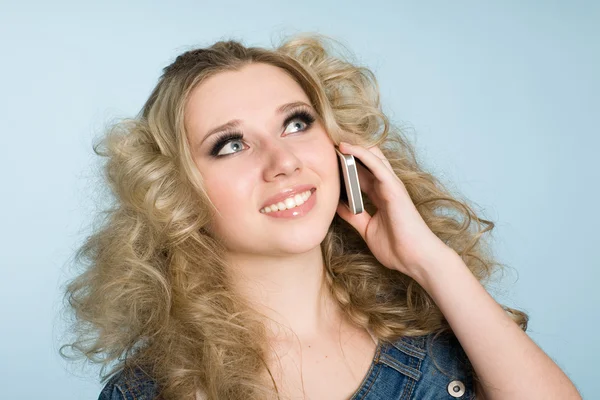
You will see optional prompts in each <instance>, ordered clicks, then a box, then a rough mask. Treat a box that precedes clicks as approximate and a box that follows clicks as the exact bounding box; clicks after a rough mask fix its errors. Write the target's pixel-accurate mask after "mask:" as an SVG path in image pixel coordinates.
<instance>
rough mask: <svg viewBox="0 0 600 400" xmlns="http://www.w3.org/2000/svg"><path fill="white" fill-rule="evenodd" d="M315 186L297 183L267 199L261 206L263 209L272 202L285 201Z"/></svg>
mask: <svg viewBox="0 0 600 400" xmlns="http://www.w3.org/2000/svg"><path fill="white" fill-rule="evenodd" d="M313 188H314V185H297V186H293V187H291V188H288V189H284V190H282V191H281V192H279V193H277V194H276V195H275V196H271V197H269V198H268V199H267V201H265V203H264V204H263V205H262V206H261V207H260V209H261V210H262V209H263V208H265V207H268V206H270V205H271V204H277V203H279V202H280V201H284V200H285V199H287V198H288V197H291V196H295V195H297V194H300V193H303V192H306V191H307V190H311V189H313Z"/></svg>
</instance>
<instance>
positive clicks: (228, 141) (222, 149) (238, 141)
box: [210, 133, 244, 157]
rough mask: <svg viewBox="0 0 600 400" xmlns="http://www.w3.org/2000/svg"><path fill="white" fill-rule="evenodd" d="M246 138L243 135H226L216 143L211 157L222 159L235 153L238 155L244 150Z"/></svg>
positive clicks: (211, 151)
mask: <svg viewBox="0 0 600 400" xmlns="http://www.w3.org/2000/svg"><path fill="white" fill-rule="evenodd" d="M243 139H244V136H243V135H242V134H241V133H225V134H223V135H221V136H220V137H219V138H217V140H216V141H215V144H214V145H213V147H212V149H211V150H210V155H211V156H213V157H222V156H226V155H229V154H233V153H238V152H240V151H242V150H243V149H244V141H243Z"/></svg>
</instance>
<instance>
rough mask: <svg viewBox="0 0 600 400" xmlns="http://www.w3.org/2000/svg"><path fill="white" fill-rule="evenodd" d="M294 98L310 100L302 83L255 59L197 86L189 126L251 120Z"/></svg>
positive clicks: (189, 105) (188, 111) (190, 101)
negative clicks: (236, 119)
mask: <svg viewBox="0 0 600 400" xmlns="http://www.w3.org/2000/svg"><path fill="white" fill-rule="evenodd" d="M293 101H304V102H306V103H308V104H310V101H309V99H308V96H307V95H306V93H304V90H302V87H301V86H300V85H299V84H298V83H297V82H296V81H295V80H294V79H293V78H292V77H291V76H290V75H289V74H288V73H287V72H286V71H285V70H283V69H281V68H278V67H275V66H273V65H269V64H263V63H252V64H248V65H245V66H244V67H242V68H241V69H239V70H237V71H224V72H219V73H217V74H216V75H213V76H211V77H209V78H207V79H206V80H204V81H203V82H202V83H201V84H200V85H198V86H197V87H196V88H194V90H193V91H192V92H191V94H190V97H189V99H188V102H187V104H186V109H185V120H186V125H187V126H188V128H189V129H190V130H191V131H193V132H195V133H196V134H199V133H203V132H206V130H208V129H210V127H213V126H215V125H219V124H223V123H225V122H227V121H229V120H231V119H235V118H239V119H242V120H250V119H252V118H257V116H258V115H259V113H273V112H274V110H275V109H277V108H278V107H279V106H280V105H282V104H284V103H289V102H293ZM263 115H264V114H263Z"/></svg>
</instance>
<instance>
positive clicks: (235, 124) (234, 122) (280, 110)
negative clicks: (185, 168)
mask: <svg viewBox="0 0 600 400" xmlns="http://www.w3.org/2000/svg"><path fill="white" fill-rule="evenodd" d="M300 106H304V107H310V108H312V106H311V105H310V104H307V103H305V102H303V101H294V102H291V103H286V104H283V105H281V106H279V107H278V108H277V110H276V111H277V113H278V114H283V113H285V112H287V111H288V110H291V109H294V108H296V107H300ZM241 122H242V121H241V120H240V119H232V120H231V121H229V122H226V123H224V124H223V125H219V126H217V127H216V128H213V129H211V130H210V131H209V132H208V134H207V135H206V136H204V138H203V139H202V140H201V141H200V143H198V145H197V146H196V147H197V148H199V147H200V146H202V143H204V141H205V140H206V139H207V138H208V137H209V136H211V135H214V134H215V133H218V132H222V131H227V130H232V129H236V128H239V126H240V124H241Z"/></svg>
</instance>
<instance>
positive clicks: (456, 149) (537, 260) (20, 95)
mask: <svg viewBox="0 0 600 400" xmlns="http://www.w3.org/2000/svg"><path fill="white" fill-rule="evenodd" d="M87 3H88V4H83V2H80V1H77V2H76V1H72V2H67V1H58V0H57V1H48V2H46V1H37V2H27V1H22V2H18V4H17V2H7V1H4V2H3V3H2V4H1V7H0V51H1V52H0V57H1V62H0V80H1V82H2V84H1V86H0V87H1V96H0V123H1V125H0V126H1V127H0V129H1V131H0V132H1V135H2V136H1V137H2V151H1V156H0V168H1V171H2V181H3V182H2V189H1V190H2V195H1V196H0V199H1V200H0V205H1V207H0V210H1V213H2V228H3V229H2V230H1V233H0V243H1V248H2V255H3V257H2V261H0V263H1V267H2V275H1V277H2V278H1V279H0V296H1V297H0V299H1V302H2V303H1V305H2V307H1V308H0V312H1V315H0V317H1V321H2V329H1V331H0V332H1V333H0V335H1V336H0V337H1V339H2V340H1V342H0V369H1V374H0V390H1V391H2V393H0V397H1V398H3V399H37V398H44V399H92V398H97V395H98V392H99V389H100V385H99V384H98V383H97V382H96V380H97V379H96V377H97V375H95V373H96V370H94V369H90V368H86V369H82V367H81V365H75V366H73V365H69V364H67V363H66V362H65V361H64V360H62V358H60V357H59V356H58V354H57V348H58V343H59V341H60V339H61V335H62V334H63V330H64V326H63V324H62V322H61V319H60V318H61V317H60V315H59V311H60V310H61V304H62V303H61V295H62V293H61V289H60V286H61V285H62V284H63V283H64V282H65V280H66V279H67V278H68V277H70V276H71V275H70V272H69V270H68V269H67V264H68V260H69V257H70V256H71V255H72V253H73V251H74V250H75V248H76V247H77V245H78V244H79V243H80V242H81V240H82V238H83V237H84V234H85V233H86V232H85V227H86V226H87V224H89V223H90V221H91V215H92V214H93V213H94V212H95V211H96V203H95V202H94V201H95V198H96V197H97V196H98V195H97V194H96V192H95V190H96V189H97V187H98V185H99V182H98V181H96V179H95V175H94V173H93V168H94V166H95V165H96V162H97V160H96V157H95V156H94V155H93V153H92V149H91V143H92V138H93V136H94V135H96V134H98V133H99V132H101V131H102V129H103V127H104V126H105V125H106V124H107V123H108V122H109V121H110V120H111V119H113V118H115V117H123V116H131V115H133V114H135V113H137V111H138V110H139V109H140V107H141V106H142V104H143V102H144V101H145V99H146V97H147V96H148V95H149V93H150V90H151V88H152V87H153V86H154V84H155V83H156V80H157V78H158V76H159V74H160V72H161V68H163V67H164V66H166V65H167V64H169V63H170V62H171V61H172V60H173V59H174V57H175V56H176V55H177V54H179V53H181V52H183V51H185V50H187V49H189V48H190V47H192V46H205V45H208V44H210V43H212V42H213V41H215V40H218V39H221V38H236V39H243V40H245V42H246V43H247V44H252V45H265V46H268V45H269V44H270V43H271V40H277V38H278V37H280V36H281V35H283V34H289V33H294V32H301V31H319V32H322V33H326V34H329V35H332V36H334V37H337V38H339V39H341V40H342V41H344V42H345V43H346V44H347V45H348V46H349V47H350V49H352V50H353V51H354V53H355V54H356V55H357V57H358V59H359V61H360V62H361V63H363V64H365V65H367V66H369V67H370V68H372V69H373V70H374V71H375V73H376V74H377V76H378V78H379V81H380V84H381V92H382V99H383V102H384V107H385V110H386V111H388V112H389V113H390V116H391V118H392V119H393V120H394V121H395V122H397V123H403V124H407V125H409V126H410V127H412V131H411V133H410V135H411V137H413V138H414V139H415V141H416V144H417V146H418V150H419V154H420V155H421V158H422V160H423V162H424V163H425V165H427V166H428V167H429V168H430V169H431V170H433V171H434V172H435V173H437V174H438V175H439V176H440V177H441V178H442V179H443V180H444V181H445V182H451V183H452V184H453V187H455V188H456V190H458V191H460V192H462V193H463V194H464V195H465V196H466V197H467V198H469V199H471V200H472V201H473V202H475V203H476V204H478V205H479V206H480V207H481V211H483V212H484V213H485V215H486V216H487V217H488V218H490V219H492V220H493V221H495V222H496V223H497V228H496V229H495V230H494V238H495V243H496V249H497V255H498V257H499V258H500V260H501V261H503V262H505V263H507V264H508V265H509V266H511V267H513V268H514V269H515V270H516V271H518V273H517V272H513V273H512V274H511V275H508V276H507V277H506V278H505V279H504V280H503V284H502V285H498V286H497V287H495V288H490V289H491V290H492V291H493V294H494V296H495V297H496V298H497V299H498V300H499V301H500V302H503V303H504V304H507V305H509V306H512V307H515V308H520V309H523V310H525V311H526V312H528V313H529V315H530V317H531V320H530V329H529V334H530V335H531V337H532V338H533V339H534V340H535V341H536V342H537V343H538V344H539V345H540V346H541V347H542V349H544V350H545V351H546V352H547V353H548V354H549V355H550V356H551V357H552V358H553V359H554V360H555V361H556V362H557V363H558V365H559V366H560V367H561V368H562V369H563V370H564V371H565V372H566V373H567V374H568V375H569V377H570V378H571V379H572V380H573V381H574V382H575V384H576V385H577V386H578V388H579V389H580V390H581V392H582V394H583V396H584V398H589V399H591V398H593V397H594V396H596V395H597V393H599V392H600V383H599V381H600V380H599V379H598V377H599V376H598V360H597V358H598V356H600V351H599V349H600V345H599V344H598V333H597V330H598V329H599V328H600V317H599V312H598V306H599V305H600V294H599V290H598V285H597V281H598V279H599V278H600V274H599V273H598V270H599V268H600V262H599V256H598V247H599V245H600V243H599V240H598V239H599V238H600V235H599V234H598V227H599V226H600V218H599V216H598V198H599V197H600V191H599V190H598V184H600V173H599V170H600V168H599V167H598V157H597V153H598V147H599V145H600V140H599V139H598V135H599V133H600V132H599V129H598V117H599V111H600V101H599V93H600V80H599V78H598V71H600V55H599V53H600V51H599V43H600V28H599V27H600V8H599V6H598V3H597V2H593V1H589V2H583V1H578V2H576V1H564V2H557V1H529V2H525V3H526V4H525V3H524V2H517V1H510V2H507V1H503V2H495V4H491V2H488V3H486V4H485V5H484V4H482V3H481V2H475V1H473V2H466V1H456V2H445V1H428V2H418V3H419V4H416V3H417V2H414V3H413V2H397V1H391V0H390V1H369V2H364V1H360V2H358V1H357V2H341V1H340V2H334V1H328V0H319V1H308V0H304V1H302V2H283V1H259V2H255V1H221V2H217V1H212V2H198V1H171V2H170V4H167V2H156V1H154V2H150V1H123V2H117V1H102V2H100V1H96V2H95V4H92V3H91V2H87Z"/></svg>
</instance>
